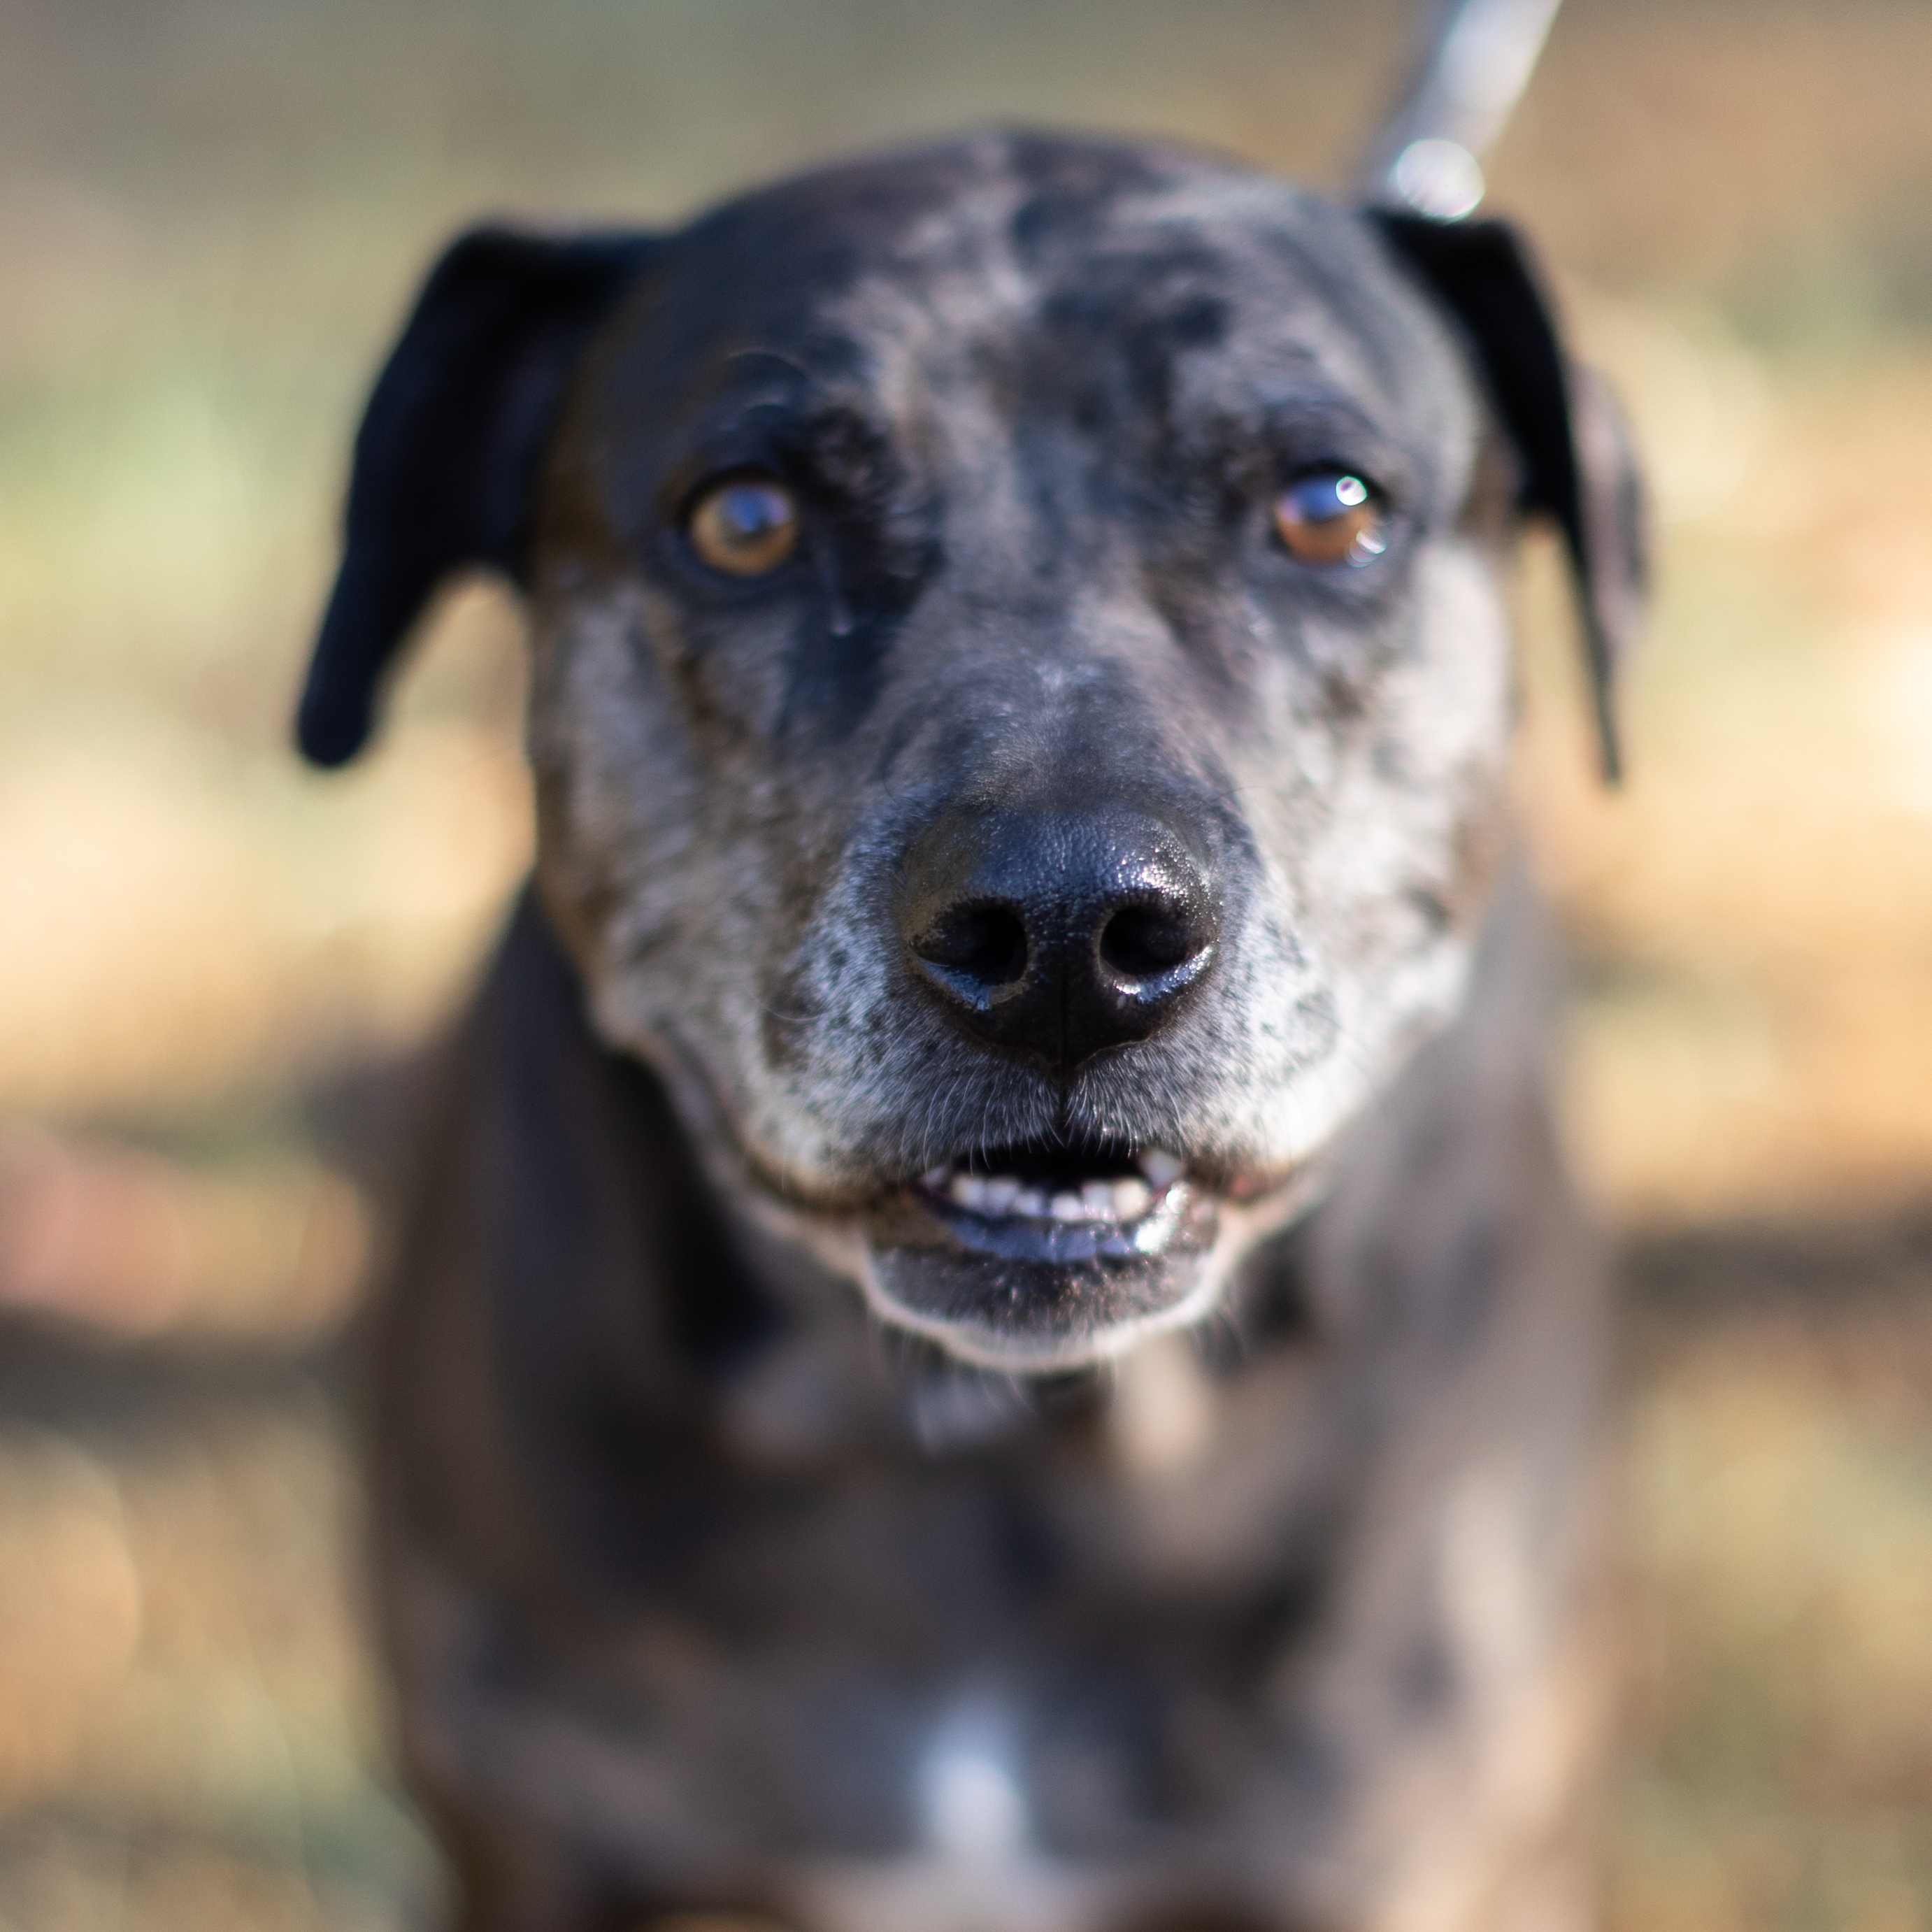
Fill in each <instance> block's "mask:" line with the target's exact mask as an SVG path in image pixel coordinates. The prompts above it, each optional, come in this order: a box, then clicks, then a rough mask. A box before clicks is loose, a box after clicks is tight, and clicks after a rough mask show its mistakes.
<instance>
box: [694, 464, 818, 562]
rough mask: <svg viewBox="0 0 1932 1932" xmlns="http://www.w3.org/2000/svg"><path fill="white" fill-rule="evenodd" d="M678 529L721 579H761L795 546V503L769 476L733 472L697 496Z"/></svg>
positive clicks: (788, 491) (701, 560) (796, 539)
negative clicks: (721, 572)
mask: <svg viewBox="0 0 1932 1932" xmlns="http://www.w3.org/2000/svg"><path fill="white" fill-rule="evenodd" d="M684 527H685V535H687V536H688V538H690V539H691V548H692V550H694V551H695V552H696V553H697V559H698V561H699V562H700V563H703V564H706V565H709V567H710V568H712V569H713V570H720V571H723V572H724V574H725V575H726V576H727V577H763V576H766V575H767V574H769V572H771V571H774V570H775V569H777V568H778V565H780V564H781V563H783V562H785V560H786V559H787V558H788V557H789V556H790V555H791V553H792V552H793V550H796V548H797V547H798V506H797V505H796V504H795V503H794V502H793V501H792V494H791V492H790V490H787V488H786V487H784V484H782V483H776V482H774V481H772V479H771V478H769V476H734V477H731V478H729V479H727V481H724V482H722V483H718V484H713V485H712V487H710V488H709V490H706V491H705V493H703V496H700V497H699V498H698V499H697V502H696V504H695V505H693V507H692V509H691V514H690V515H689V516H688V517H686V518H685V526H684Z"/></svg>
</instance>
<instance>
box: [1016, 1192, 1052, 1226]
mask: <svg viewBox="0 0 1932 1932" xmlns="http://www.w3.org/2000/svg"><path fill="white" fill-rule="evenodd" d="M1013 1212H1014V1213H1015V1214H1024V1215H1025V1216H1026V1217H1027V1218H1028V1220H1032V1221H1043V1220H1046V1196H1045V1195H1044V1194H1043V1193H1041V1192H1040V1190H1039V1189H1038V1188H1037V1187H1022V1189H1021V1190H1020V1191H1019V1197H1018V1199H1016V1200H1015V1202H1013Z"/></svg>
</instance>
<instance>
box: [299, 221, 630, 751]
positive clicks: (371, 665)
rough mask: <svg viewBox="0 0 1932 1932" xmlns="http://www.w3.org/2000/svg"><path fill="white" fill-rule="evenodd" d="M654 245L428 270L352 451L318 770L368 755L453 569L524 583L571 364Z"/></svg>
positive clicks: (515, 255)
mask: <svg viewBox="0 0 1932 1932" xmlns="http://www.w3.org/2000/svg"><path fill="white" fill-rule="evenodd" d="M651 246H652V244H651V242H650V240H649V238H647V237H646V236H638V235H630V234H586V235H579V236H568V237H553V236H542V235H538V234H533V233H518V232H517V231H516V230H514V229H508V228H498V227H485V228H475V229H471V230H470V231H469V233H467V234H466V235H463V236H460V237H459V238H458V239H457V240H456V241H455V242H454V243H453V244H452V245H451V246H450V248H449V251H447V252H446V254H444V256H443V259H442V260H440V262H438V263H437V265H436V267H435V269H434V270H433V271H432V272H431V275H430V278H429V281H428V284H426V285H425V287H424V290H423V292H422V295H421V296H420V297H419V299H418V300H417V302H416V308H415V311H414V312H413V314H411V315H410V319H409V322H408V324H407V326H406V327H405V328H404V330H403V334H402V339H401V341H399V342H398V344H396V347H395V350H393V351H392V353H391V355H390V357H389V363H388V365H387V366H386V368H384V370H383V373H382V375H381V376H380V377H379V378H378V379H377V383H376V387H375V389H374V392H373V393H372V394H371V396H370V398H369V407H368V410H367V412H366V413H365V415H364V416H363V419H362V429H361V431H360V432H359V434H358V435H357V437H356V460H355V463H354V466H353V469H352V471H351V472H350V482H349V505H348V511H347V516H346V517H345V519H344V521H345V526H346V527H345V529H344V549H343V558H342V567H341V571H339V572H338V574H337V577H336V580H335V590H334V592H333V593H332V595H331V596H330V598H329V610H328V612H327V614H326V616H324V617H323V622H322V634H321V636H320V637H319V638H318V639H317V643H316V647H315V655H314V657H313V658H311V660H310V661H309V670H308V683H307V685H305V688H304V689H303V691H302V706H301V709H300V710H299V712H298V714H297V717H296V741H297V742H298V743H299V745H301V747H302V751H303V752H304V754H305V755H306V756H307V757H309V758H310V759H311V760H313V762H314V763H317V764H318V765H339V764H342V763H345V762H347V760H349V759H350V758H352V757H354V756H355V754H356V752H357V751H359V750H360V749H361V748H362V744H363V741H364V740H365V739H367V737H368V735H369V727H370V719H371V711H372V709H373V708H374V703H375V699H376V691H377V685H378V684H379V683H380V682H381V680H382V677H383V673H384V671H385V670H386V668H387V667H388V665H389V661H390V659H391V658H392V657H394V655H395V652H396V649H397V646H398V645H399V644H400V643H401V642H402V640H403V638H404V635H405V634H407V631H409V628H410V625H412V624H413V623H414V622H415V621H416V619H417V617H418V616H419V615H420V614H421V613H422V608H423V606H424V605H425V604H426V603H428V601H429V598H430V595H431V592H433V591H434V590H435V589H436V588H437V585H438V584H439V583H441V582H442V581H443V579H444V578H445V577H447V576H448V575H449V573H450V572H451V571H454V570H458V569H460V568H463V567H464V566H466V565H478V564H480V565H489V566H490V567H492V568H495V569H497V570H500V571H503V572H504V573H505V574H507V575H508V576H509V577H511V579H513V580H514V581H516V582H517V583H523V581H524V579H525V572H526V564H527V549H528V543H529V514H530V508H531V498H532V493H533V492H534V490H535V484H536V481H537V472H538V462H539V460H540V459H541V455H542V453H543V448H544V443H545V441H546V440H547V437H548V434H549V432H550V428H551V425H552V424H553V421H554V419H555V417H556V412H557V410H558V407H559V405H560V404H561V402H562V396H563V390H564V386H565V383H566V381H567V380H568V377H569V374H570V370H571V365H572V364H573V363H574V361H575V359H576V358H577V354H578V353H579V352H580V350H582V349H583V347H584V345H585V344H586V342H587V341H589V338H590V336H591V335H592V332H593V331H594V330H595V329H596V326H597V325H598V323H599V322H600V321H601V320H602V319H603V317H604V316H605V315H606V314H607V313H608V312H609V311H610V308H611V307H612V305H613V304H614V303H615V302H616V299H617V298H618V296H619V295H620V294H621V293H622V291H623V290H624V289H625V287H627V286H628V284H630V282H631V280H632V279H633V278H634V277H635V275H637V272H638V271H639V269H640V268H641V266H642V265H643V260H644V257H645V256H646V254H648V253H649V250H650V248H651Z"/></svg>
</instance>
